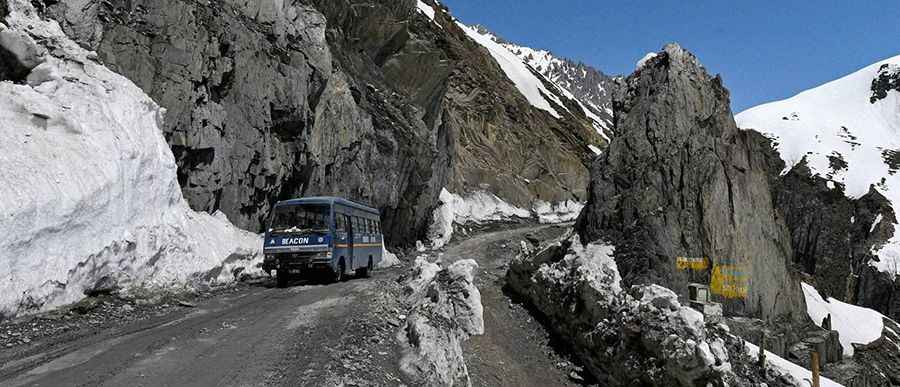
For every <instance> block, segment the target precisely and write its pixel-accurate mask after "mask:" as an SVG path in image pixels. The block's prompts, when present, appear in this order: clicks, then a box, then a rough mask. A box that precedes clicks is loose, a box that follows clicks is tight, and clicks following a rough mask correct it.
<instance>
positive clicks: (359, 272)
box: [356, 257, 373, 278]
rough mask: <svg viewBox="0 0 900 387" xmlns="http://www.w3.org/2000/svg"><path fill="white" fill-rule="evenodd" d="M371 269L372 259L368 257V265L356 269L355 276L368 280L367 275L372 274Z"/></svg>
mask: <svg viewBox="0 0 900 387" xmlns="http://www.w3.org/2000/svg"><path fill="white" fill-rule="evenodd" d="M372 269H373V265H372V257H369V263H368V264H367V265H366V267H361V268H359V269H356V276H357V277H359V278H369V275H371V274H372Z"/></svg>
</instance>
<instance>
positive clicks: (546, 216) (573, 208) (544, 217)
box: [532, 153, 599, 224]
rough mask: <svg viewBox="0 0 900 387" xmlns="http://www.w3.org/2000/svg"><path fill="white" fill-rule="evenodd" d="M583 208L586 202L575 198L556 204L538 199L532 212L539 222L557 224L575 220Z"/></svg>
mask: <svg viewBox="0 0 900 387" xmlns="http://www.w3.org/2000/svg"><path fill="white" fill-rule="evenodd" d="M598 154H599V153H598ZM583 208H584V204H582V203H578V202H576V201H574V200H566V201H564V202H560V203H556V204H552V203H548V202H545V201H543V200H538V201H537V202H536V203H535V204H534V206H533V207H532V212H533V213H534V215H535V216H537V218H538V221H539V222H541V223H544V224H555V223H566V222H573V221H575V219H577V218H578V215H579V214H581V210H582V209H583Z"/></svg>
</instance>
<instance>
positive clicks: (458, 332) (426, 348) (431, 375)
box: [397, 255, 484, 385]
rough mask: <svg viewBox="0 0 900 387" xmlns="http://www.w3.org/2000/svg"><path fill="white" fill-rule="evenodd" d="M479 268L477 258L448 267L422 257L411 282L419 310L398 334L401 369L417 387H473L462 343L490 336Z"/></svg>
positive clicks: (412, 297) (412, 299)
mask: <svg viewBox="0 0 900 387" xmlns="http://www.w3.org/2000/svg"><path fill="white" fill-rule="evenodd" d="M477 269H478V264H477V263H476V262H475V261H474V260H471V259H466V260H460V261H457V262H455V263H453V264H451V265H450V266H449V267H447V268H446V269H442V268H441V267H440V265H438V264H436V263H432V262H429V260H428V257H427V256H424V255H423V256H420V257H418V258H416V262H415V265H414V267H413V269H412V275H411V278H410V280H409V281H408V282H407V284H406V287H407V289H408V291H407V294H408V295H409V296H408V300H407V301H408V303H409V304H412V305H413V307H412V310H411V311H410V313H409V315H407V317H406V321H405V324H404V325H403V327H402V328H401V330H400V331H399V332H398V333H397V338H398V340H399V341H400V343H402V344H403V345H404V354H403V357H402V359H401V361H400V369H401V370H402V371H403V372H404V373H405V374H406V375H407V376H408V377H409V378H410V379H412V380H413V381H414V382H415V383H416V384H421V385H470V380H469V374H468V368H467V367H466V362H465V359H464V357H463V350H462V343H463V342H464V341H465V340H467V339H468V338H469V337H470V336H472V335H480V334H483V333H484V315H483V314H484V309H483V307H482V304H481V294H480V293H479V291H478V288H477V287H475V283H474V280H475V273H476V270H477ZM448 322H450V323H448ZM411 338H414V339H411Z"/></svg>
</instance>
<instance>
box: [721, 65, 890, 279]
mask: <svg viewBox="0 0 900 387" xmlns="http://www.w3.org/2000/svg"><path fill="white" fill-rule="evenodd" d="M735 118H736V120H737V123H738V126H740V127H741V128H744V129H754V130H757V131H759V132H761V133H763V134H765V135H766V136H768V137H771V138H773V139H774V141H775V143H776V148H777V150H778V152H779V154H780V156H781V158H782V159H783V160H784V162H785V164H786V165H787V168H788V169H791V168H793V167H794V166H796V165H797V164H798V163H801V162H802V161H804V160H805V161H806V163H807V164H808V166H809V168H810V170H811V172H812V173H813V174H816V175H819V176H821V177H823V178H826V179H828V180H830V182H829V186H831V187H842V188H843V190H844V192H845V194H846V195H847V196H848V197H849V198H851V199H856V198H859V197H862V196H863V195H865V194H866V193H867V192H869V190H870V187H875V189H876V190H878V192H880V193H881V194H882V195H884V196H885V197H886V198H887V199H888V200H889V201H890V202H891V203H892V206H893V210H894V213H895V214H897V213H900V212H898V211H900V175H898V174H897V172H898V169H900V159H898V157H897V156H898V155H900V153H898V151H900V56H896V57H893V58H890V59H886V60H883V61H880V62H878V63H875V64H873V65H870V66H867V67H865V68H863V69H861V70H859V71H857V72H854V73H852V74H850V75H847V76H845V77H843V78H840V79H837V80H835V81H832V82H829V83H826V84H824V85H822V86H819V87H816V88H814V89H811V90H808V91H805V92H802V93H800V94H798V95H796V96H794V97H791V98H789V99H786V100H783V101H778V102H772V103H768V104H764V105H761V106H757V107H754V108H752V109H749V110H747V111H744V112H742V113H740V114H738V115H737V116H736V117H735ZM882 220H883V217H882V216H880V215H879V216H878V217H877V218H876V219H875V222H874V223H873V224H872V225H871V228H872V229H873V230H874V229H875V227H876V226H878V223H879V222H881V221H882ZM851 222H852V220H851ZM898 234H900V233H895V234H894V237H893V238H891V240H890V241H889V242H888V243H887V244H886V245H885V246H883V247H881V248H878V249H876V250H877V251H875V253H876V254H877V255H878V256H879V258H880V262H878V263H876V265H877V266H878V268H879V269H881V270H882V271H885V272H892V273H895V274H896V273H900V270H898V269H900V235H898Z"/></svg>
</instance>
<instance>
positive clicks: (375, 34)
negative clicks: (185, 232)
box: [40, 0, 597, 244]
mask: <svg viewBox="0 0 900 387" xmlns="http://www.w3.org/2000/svg"><path fill="white" fill-rule="evenodd" d="M40 5H42V9H43V12H44V14H45V15H47V16H49V17H53V18H55V19H56V20H58V21H60V24H61V25H62V26H63V28H64V30H65V31H66V32H67V34H69V35H70V36H72V37H73V38H75V39H76V40H77V41H78V42H79V43H80V44H82V45H84V46H86V47H89V48H91V49H94V50H96V51H97V53H98V55H99V57H100V58H101V59H102V60H103V61H104V62H105V63H106V64H107V65H108V66H109V67H110V68H112V69H114V70H116V71H118V72H120V73H122V74H123V75H125V76H127V77H128V78H130V79H131V80H133V81H134V82H135V83H136V84H138V86H140V87H141V88H142V89H144V90H145V91H147V93H148V94H150V95H151V97H153V98H154V100H155V101H157V102H158V103H159V104H160V105H162V106H163V107H165V108H167V109H168V114H167V116H166V124H165V128H164V131H165V135H166V138H167V140H168V142H169V144H170V146H171V147H172V150H173V153H174V154H175V157H176V159H177V162H178V167H179V180H180V183H181V186H182V190H183V192H184V195H185V197H186V198H187V199H188V201H189V203H190V204H191V206H192V207H193V208H194V209H197V210H205V211H215V210H222V211H223V212H225V213H226V214H227V215H228V216H229V218H230V219H231V220H232V221H233V222H235V223H236V224H238V225H239V226H241V227H244V228H247V229H252V230H260V229H261V226H262V225H263V224H264V223H265V221H266V218H267V215H268V211H269V209H270V208H271V206H272V204H273V203H274V202H275V201H276V200H279V199H284V198H290V197H298V196H305V195H317V194H328V195H337V196H344V197H348V198H350V199H354V200H359V201H363V202H367V203H369V204H372V205H373V206H376V207H378V208H380V209H381V210H382V214H383V218H384V219H383V222H382V223H383V226H384V228H385V230H386V231H387V235H388V238H389V241H390V242H391V243H394V244H397V243H400V244H411V243H413V242H414V241H415V240H416V239H418V238H421V237H422V236H424V235H423V233H424V230H425V229H426V228H427V223H428V221H429V217H430V214H431V209H432V208H433V207H434V206H435V203H436V202H437V198H438V195H439V193H440V191H441V189H442V188H444V187H448V188H450V189H451V190H453V191H454V192H459V193H462V192H467V191H472V190H488V191H491V192H493V193H495V194H498V195H499V196H501V197H503V198H504V199H506V200H508V201H510V202H512V203H514V204H517V205H521V206H525V207H530V205H531V202H532V201H533V200H534V199H537V198H540V199H543V200H545V201H560V200H564V199H572V198H576V199H583V198H584V197H585V196H586V194H585V188H586V182H587V175H588V173H587V167H586V165H587V164H588V163H589V154H590V153H589V151H588V149H587V145H586V144H588V143H589V142H588V141H587V140H586V139H590V140H591V141H593V142H594V143H596V142H597V141H594V138H593V137H591V136H596V134H594V133H592V132H591V130H590V124H589V123H587V120H586V119H585V118H583V117H576V118H574V119H570V120H557V119H555V118H552V117H550V116H549V115H547V114H544V113H543V112H540V111H536V109H534V108H532V107H531V106H530V105H528V103H527V101H525V99H524V97H523V96H521V95H520V94H519V93H518V92H517V91H516V89H515V88H514V87H513V85H512V84H511V82H509V80H508V79H506V78H505V76H504V74H502V72H501V71H500V70H499V68H497V65H496V63H495V62H492V59H491V58H490V57H489V56H488V55H487V53H485V52H484V50H481V49H480V47H478V46H477V45H476V44H474V43H472V42H471V41H470V40H469V39H467V38H466V37H465V34H464V33H463V32H461V31H460V30H459V29H458V28H457V27H456V25H455V23H454V22H453V21H452V20H451V18H450V17H449V15H448V14H446V13H444V12H440V13H439V15H438V18H437V19H436V22H439V23H440V24H441V27H439V26H437V25H436V24H435V22H432V21H431V20H429V19H428V18H427V17H425V16H424V15H422V14H420V13H418V12H417V11H416V2H415V1H411V0H404V1H388V0H378V1H372V0H334V1H332V0H329V1H325V0H311V1H298V0H294V1H284V0H267V1H261V2H254V1H239V0H229V1H226V2H210V3H202V2H183V1H178V0H162V1H124V0H115V1H110V2H102V3H101V2H96V3H95V2H90V3H88V4H84V2H83V1H79V0H65V1H60V2H55V1H53V2H51V1H45V2H43V3H42V4H40Z"/></svg>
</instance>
